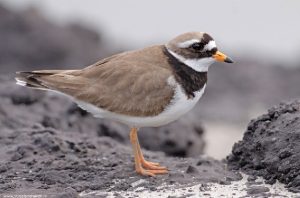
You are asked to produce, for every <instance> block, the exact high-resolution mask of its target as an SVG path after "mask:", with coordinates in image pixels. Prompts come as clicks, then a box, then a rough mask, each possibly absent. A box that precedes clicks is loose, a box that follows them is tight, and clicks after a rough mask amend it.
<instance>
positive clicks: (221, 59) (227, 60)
mask: <svg viewBox="0 0 300 198" xmlns="http://www.w3.org/2000/svg"><path fill="white" fill-rule="evenodd" d="M212 57H213V58H214V59H216V60H217V61H219V62H225V63H233V60H232V59H231V58H229V57H228V56H226V55H225V54H223V53H222V52H220V51H217V52H216V53H215V54H214V55H213V56H212Z"/></svg>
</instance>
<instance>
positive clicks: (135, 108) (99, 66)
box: [38, 46, 174, 116]
mask: <svg viewBox="0 0 300 198" xmlns="http://www.w3.org/2000/svg"><path fill="white" fill-rule="evenodd" d="M154 57H156V58H155V59H154ZM171 74H172V71H171V69H170V68H169V65H168V63H167V60H166V59H165V56H164V55H163V53H162V50H161V46H154V47H150V48H146V49H143V50H140V51H134V52H127V53H123V54H119V55H117V56H113V57H111V58H108V59H104V60H102V61H99V62H98V63H95V64H94V65H91V66H89V67H87V68H85V69H83V70H76V71H63V72H60V73H56V74H53V75H44V76H43V75H40V77H39V78H38V80H39V81H41V82H42V84H43V85H45V86H47V87H49V88H50V89H54V90H58V91H61V92H63V93H66V94H68V95H71V96H73V97H74V98H76V99H79V100H81V101H84V102H88V103H91V104H93V105H95V106H97V107H100V108H103V109H105V110H108V111H111V112H115V113H119V114H124V115H131V116H155V115H157V114H159V113H160V112H162V111H163V110H164V109H165V107H166V106H167V105H168V104H169V102H170V101H171V99H172V98H173V94H174V90H173V87H171V86H170V85H169V84H168V83H167V79H168V78H169V76H170V75H171Z"/></svg>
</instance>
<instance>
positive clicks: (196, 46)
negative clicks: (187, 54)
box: [191, 43, 204, 51]
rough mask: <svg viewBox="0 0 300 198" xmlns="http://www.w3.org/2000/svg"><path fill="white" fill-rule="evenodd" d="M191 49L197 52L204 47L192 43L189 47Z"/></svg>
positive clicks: (200, 44)
mask: <svg viewBox="0 0 300 198" xmlns="http://www.w3.org/2000/svg"><path fill="white" fill-rule="evenodd" d="M191 47H192V48H193V49H194V50H197V51H199V50H202V49H203V47H204V46H203V44H202V43H194V44H192V45H191Z"/></svg>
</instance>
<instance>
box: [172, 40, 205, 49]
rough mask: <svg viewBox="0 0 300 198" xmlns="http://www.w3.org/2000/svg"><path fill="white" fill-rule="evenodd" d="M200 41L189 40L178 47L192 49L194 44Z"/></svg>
mask: <svg viewBox="0 0 300 198" xmlns="http://www.w3.org/2000/svg"><path fill="white" fill-rule="evenodd" d="M199 42H200V41H199V40H198V39H191V40H187V41H184V42H181V43H178V44H177V46H178V47H179V48H188V47H190V46H191V45H192V44H194V43H199Z"/></svg>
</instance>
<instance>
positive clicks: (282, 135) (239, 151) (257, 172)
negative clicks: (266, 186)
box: [227, 100, 300, 193]
mask: <svg viewBox="0 0 300 198" xmlns="http://www.w3.org/2000/svg"><path fill="white" fill-rule="evenodd" d="M227 159H228V163H229V165H230V167H231V168H233V169H240V168H241V169H242V170H243V171H245V172H246V173H247V174H250V175H254V176H262V177H264V178H265V179H266V180H267V183H270V184H274V183H275V182H276V180H278V181H280V182H282V183H284V184H286V187H287V188H288V189H289V190H291V191H294V192H299V193H300V101H299V100H298V101H294V102H290V103H282V104H280V105H279V106H276V107H273V108H271V109H270V110H269V111H268V113H267V114H264V115H262V116H260V117H259V118H257V119H255V120H252V121H251V123H250V124H249V126H248V128H247V131H246V132H245V135H244V138H243V140H242V141H240V142H238V143H236V144H235V145H234V147H233V150H232V154H231V155H230V156H228V158H227Z"/></svg>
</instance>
